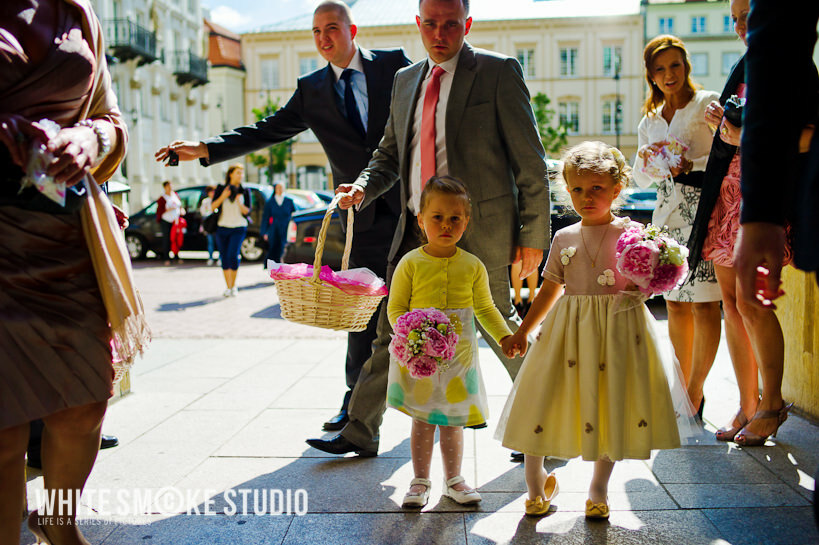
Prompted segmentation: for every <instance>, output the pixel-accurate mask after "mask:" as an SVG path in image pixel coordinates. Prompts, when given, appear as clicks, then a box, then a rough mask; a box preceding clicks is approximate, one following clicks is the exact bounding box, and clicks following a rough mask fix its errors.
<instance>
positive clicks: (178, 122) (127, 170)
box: [93, 0, 221, 211]
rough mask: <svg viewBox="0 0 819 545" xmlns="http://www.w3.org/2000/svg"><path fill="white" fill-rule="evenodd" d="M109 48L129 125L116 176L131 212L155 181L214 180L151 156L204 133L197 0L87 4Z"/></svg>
mask: <svg viewBox="0 0 819 545" xmlns="http://www.w3.org/2000/svg"><path fill="white" fill-rule="evenodd" d="M93 4H94V9H95V10H96V12H97V15H98V17H99V19H100V21H101V22H102V25H103V29H104V32H105V39H106V44H107V46H108V60H109V68H110V71H111V76H112V79H113V84H114V89H115V91H116V93H117V97H118V99H119V105H120V109H121V110H122V113H123V115H124V117H125V120H126V122H127V123H128V130H129V135H130V141H129V148H128V155H127V157H126V158H125V160H124V161H123V163H122V166H121V167H120V170H119V172H118V173H117V175H116V176H115V178H114V179H115V180H116V181H121V182H124V183H127V184H128V185H129V186H130V188H131V191H130V195H129V204H130V206H129V207H130V210H131V211H136V210H139V209H140V208H142V207H143V206H145V205H147V204H148V203H150V202H151V201H153V200H154V199H155V198H156V197H157V196H158V195H159V194H160V193H161V191H162V182H163V181H164V180H170V181H171V182H172V183H173V184H174V186H176V187H183V186H187V185H194V184H202V183H213V182H216V181H218V180H219V179H221V173H220V172H218V171H217V170H216V169H209V170H206V169H202V168H201V167H199V166H198V165H194V164H190V163H188V164H183V165H181V166H179V167H176V168H167V167H164V166H163V165H161V164H159V163H156V162H155V161H154V158H153V155H154V152H155V151H156V150H157V149H158V148H159V147H160V146H162V145H164V144H166V143H168V142H170V141H172V140H174V139H177V138H186V139H201V138H204V137H206V136H207V135H208V134H209V129H210V127H209V121H208V118H209V115H210V112H211V111H212V110H214V106H215V103H214V100H213V97H212V96H210V94H209V92H208V87H207V85H206V84H207V83H208V76H209V75H208V61H207V59H206V58H205V52H206V51H207V42H206V37H205V33H204V31H203V22H202V13H201V7H200V2H199V0H93Z"/></svg>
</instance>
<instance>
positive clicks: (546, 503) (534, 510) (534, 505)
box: [525, 473, 559, 517]
mask: <svg viewBox="0 0 819 545" xmlns="http://www.w3.org/2000/svg"><path fill="white" fill-rule="evenodd" d="M558 490H559V487H558V485H557V477H555V474H554V473H549V474H548V475H547V476H546V483H545V484H544V485H543V496H538V497H536V498H535V499H533V500H526V503H525V508H526V514H527V515H530V516H533V517H537V516H541V515H545V514H546V513H548V512H549V508H550V507H551V506H552V500H553V499H555V496H557V493H558Z"/></svg>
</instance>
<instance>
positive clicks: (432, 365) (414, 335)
mask: <svg viewBox="0 0 819 545" xmlns="http://www.w3.org/2000/svg"><path fill="white" fill-rule="evenodd" d="M393 331H394V334H393V336H392V340H391V341H390V346H389V351H390V354H391V355H392V357H394V358H395V359H396V360H398V363H399V364H400V365H401V366H402V367H406V368H407V369H408V370H409V372H410V374H411V375H412V376H413V377H416V378H423V377H428V376H431V375H433V374H435V371H437V370H438V366H442V367H445V366H446V364H445V362H446V361H448V360H451V359H452V358H454V357H455V345H456V344H458V334H457V333H456V332H455V326H454V325H453V324H452V322H451V321H450V320H449V318H448V317H447V315H446V314H444V313H443V312H441V311H440V310H438V309H435V308H422V309H415V310H411V311H409V312H407V313H405V314H402V315H401V316H400V317H399V318H398V320H397V321H396V322H395V327H394V328H393Z"/></svg>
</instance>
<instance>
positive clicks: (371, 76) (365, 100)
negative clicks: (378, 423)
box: [156, 0, 410, 431]
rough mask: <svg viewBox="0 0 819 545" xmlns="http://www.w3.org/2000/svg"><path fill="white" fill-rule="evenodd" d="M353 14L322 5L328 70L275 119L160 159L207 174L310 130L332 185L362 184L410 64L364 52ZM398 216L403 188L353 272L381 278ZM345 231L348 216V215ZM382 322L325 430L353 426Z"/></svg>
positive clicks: (371, 330) (357, 245) (368, 219)
mask: <svg viewBox="0 0 819 545" xmlns="http://www.w3.org/2000/svg"><path fill="white" fill-rule="evenodd" d="M357 32H358V29H357V27H356V26H355V24H354V23H353V19H352V12H351V11H350V8H349V6H347V5H346V4H345V3H344V2H342V1H341V0H324V1H323V2H321V3H320V4H319V5H318V6H317V7H316V9H315V11H314V13H313V37H314V39H315V43H316V49H317V50H318V52H319V53H320V54H321V56H322V57H324V59H325V60H327V62H328V64H327V66H325V67H324V68H320V69H319V70H316V71H315V72H311V73H309V74H306V75H304V76H302V77H301V78H299V81H298V84H297V88H296V92H295V93H293V96H292V97H290V100H289V101H288V102H287V104H286V105H285V106H284V107H282V108H281V109H279V110H278V111H277V112H276V113H275V114H273V115H272V116H270V117H268V118H266V119H263V120H262V121H259V122H258V123H255V124H253V125H249V126H246V127H239V128H237V129H234V130H232V131H229V132H226V133H224V134H221V135H219V136H215V137H212V138H208V139H206V140H204V141H202V142H181V141H180V142H174V143H173V144H171V145H170V146H168V147H164V148H162V149H160V150H159V151H158V152H157V153H156V157H157V160H160V161H162V160H164V159H166V158H167V156H168V151H169V150H172V151H174V152H176V153H177V154H178V155H179V159H180V160H183V161H190V160H194V159H199V160H200V162H201V163H202V164H203V165H204V166H208V165H211V164H214V163H219V162H222V161H226V160H229V159H233V158H235V157H239V156H241V155H245V154H247V153H249V152H251V151H254V150H257V149H260V148H264V147H267V146H270V145H273V144H276V143H278V142H283V141H285V140H287V139H288V138H292V137H293V136H296V135H297V134H299V133H301V132H303V131H305V130H307V129H311V130H312V131H313V132H314V133H315V135H316V137H317V138H318V140H319V142H320V143H321V145H322V147H323V148H324V152H325V153H326V154H327V158H328V159H329V160H330V166H331V168H332V170H333V184H334V185H335V186H336V187H338V186H339V185H340V184H344V183H350V182H352V181H354V180H355V179H356V176H358V173H359V172H361V169H363V168H364V167H365V166H367V162H368V161H369V159H370V157H371V156H372V152H373V150H374V149H375V148H376V146H377V145H378V142H379V141H380V140H381V136H382V135H383V134H384V125H385V123H386V122H387V116H388V115H389V106H390V89H392V80H393V76H394V75H395V72H396V71H397V70H398V69H400V68H403V67H404V66H407V65H408V64H410V60H409V59H408V58H407V56H406V55H405V54H404V51H403V50H402V49H381V50H372V51H370V50H367V49H364V48H363V47H358V46H357V45H356V43H355V41H354V40H355V36H356V33H357ZM399 214H400V199H399V196H398V188H395V189H394V190H392V191H388V192H386V193H384V194H383V195H382V196H381V197H379V198H378V199H377V200H376V202H375V203H374V206H370V207H368V208H367V209H365V210H363V211H362V212H361V213H360V214H358V215H357V216H356V218H355V228H354V230H355V237H354V238H353V247H352V251H351V253H350V266H351V267H367V268H369V269H370V270H372V271H373V272H375V273H376V274H378V275H379V276H381V277H382V278H383V277H384V276H385V275H386V269H387V253H388V251H389V248H390V243H391V241H392V234H393V232H394V231H395V226H396V224H397V222H398V216H399ZM341 215H342V220H343V221H342V222H341V225H342V229H346V225H347V224H346V211H342V214H341ZM376 323H377V319H376V317H373V319H372V320H370V323H369V324H368V325H367V329H366V330H364V331H361V332H356V333H349V334H348V338H347V361H346V379H347V387H348V388H349V390H348V391H347V393H346V394H345V396H344V400H343V401H342V405H341V410H340V411H339V413H338V414H337V415H335V416H334V417H332V418H331V419H330V420H328V421H327V422H325V423H324V429H325V430H328V431H337V430H340V429H341V428H342V427H344V425H345V424H346V423H347V405H348V403H349V399H350V395H351V394H352V391H353V386H354V385H355V383H356V380H357V379H358V375H359V372H360V371H361V367H362V366H363V365H364V362H365V361H366V360H367V358H369V357H370V353H371V346H372V342H373V340H374V339H375V335H376Z"/></svg>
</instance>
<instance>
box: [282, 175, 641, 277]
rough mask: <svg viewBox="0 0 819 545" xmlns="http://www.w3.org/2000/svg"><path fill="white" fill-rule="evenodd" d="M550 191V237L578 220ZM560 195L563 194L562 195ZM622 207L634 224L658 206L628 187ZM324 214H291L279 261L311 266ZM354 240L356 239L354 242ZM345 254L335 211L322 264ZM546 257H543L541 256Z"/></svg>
mask: <svg viewBox="0 0 819 545" xmlns="http://www.w3.org/2000/svg"><path fill="white" fill-rule="evenodd" d="M547 168H548V177H549V180H550V181H554V179H555V178H556V177H557V174H558V172H560V170H561V168H562V166H561V164H560V162H559V161H554V160H551V159H550V160H548V161H547ZM550 191H551V203H550V205H551V210H550V213H551V224H552V235H553V236H554V233H555V232H556V231H558V230H559V229H562V228H563V227H566V226H567V225H571V224H572V223H576V222H578V221H580V216H578V215H577V214H576V213H575V212H574V209H572V207H571V201H570V200H569V195H568V194H567V193H566V192H565V191H562V190H560V189H557V188H556V187H555V185H554V184H550ZM561 193H562V195H561ZM623 196H624V199H625V204H624V205H623V207H622V208H621V209H620V211H619V212H618V213H617V214H618V215H620V216H629V217H630V218H631V219H633V220H634V221H639V222H641V223H648V222H650V221H651V214H652V213H653V212H654V207H655V206H656V204H657V192H656V190H654V189H638V188H627V189H625V190H623ZM326 211H327V206H326V205H324V206H319V207H316V208H312V209H309V210H302V211H300V212H297V213H295V214H293V217H292V219H291V220H290V225H289V227H288V230H287V245H286V246H285V248H284V256H283V257H282V261H284V262H285V263H310V264H312V263H313V260H314V255H315V247H316V241H317V239H318V234H319V230H320V229H321V220H322V219H323V218H324V214H325V213H326ZM353 241H355V239H353ZM343 252H344V234H343V233H342V231H341V224H340V223H339V220H338V212H333V216H332V222H331V223H330V225H329V227H328V228H327V239H326V240H325V243H324V253H323V254H322V261H321V262H322V265H329V266H330V267H331V268H332V269H333V270H339V269H340V268H341V255H342V253H343ZM544 258H545V256H544Z"/></svg>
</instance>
